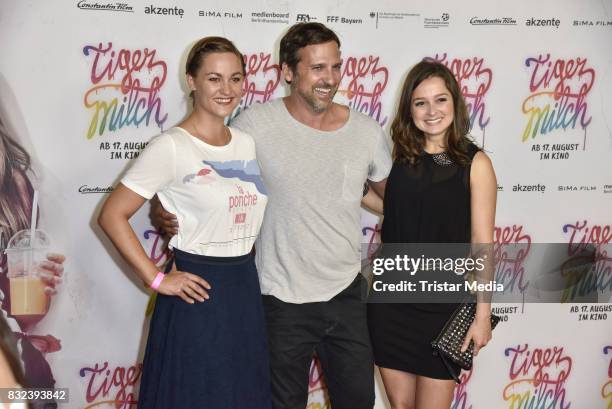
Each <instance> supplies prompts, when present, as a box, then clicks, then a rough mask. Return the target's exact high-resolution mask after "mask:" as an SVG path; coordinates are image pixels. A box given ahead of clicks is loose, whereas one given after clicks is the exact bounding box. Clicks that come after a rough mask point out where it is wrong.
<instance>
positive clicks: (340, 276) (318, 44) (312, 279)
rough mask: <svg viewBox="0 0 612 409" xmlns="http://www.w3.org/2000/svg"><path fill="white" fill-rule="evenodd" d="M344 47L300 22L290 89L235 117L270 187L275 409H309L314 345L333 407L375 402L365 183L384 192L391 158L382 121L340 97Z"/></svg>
mask: <svg viewBox="0 0 612 409" xmlns="http://www.w3.org/2000/svg"><path fill="white" fill-rule="evenodd" d="M339 47H340V41H339V39H338V37H337V36H336V34H335V33H334V32H333V31H331V30H330V29H328V28H327V27H325V26H324V25H322V24H319V23H299V24H296V25H294V26H293V27H291V28H290V29H289V31H288V32H287V33H286V34H285V36H284V37H283V38H282V40H281V44H280V64H281V67H282V70H283V75H284V78H285V80H286V81H287V83H289V84H290V88H291V93H290V95H289V96H288V97H286V98H283V99H277V100H274V101H271V102H268V103H265V104H261V105H259V104H257V105H254V106H251V107H250V108H249V109H247V110H245V111H244V112H242V113H241V114H240V115H239V116H238V117H237V118H236V119H235V120H234V121H233V123H232V126H235V127H236V128H239V129H241V130H243V131H244V132H246V133H249V134H251V135H252V136H253V138H254V139H255V146H256V150H257V160H258V162H259V164H260V169H261V175H262V178H263V180H264V184H265V186H266V189H267V192H268V206H267V208H266V212H265V216H264V221H263V225H262V228H261V231H260V234H259V238H258V239H257V242H256V245H255V246H256V249H257V259H256V261H257V269H258V272H259V276H260V283H261V290H262V294H263V304H264V309H265V313H266V322H267V332H268V348H269V351H270V365H271V380H272V399H273V407H274V409H304V408H305V407H306V404H307V400H308V373H309V369H310V363H311V361H312V357H313V354H314V353H315V352H316V354H317V356H318V357H319V360H320V362H321V365H322V367H323V371H324V376H325V381H326V384H327V386H328V392H329V397H330V400H331V404H332V407H333V408H334V409H371V408H372V407H373V406H374V363H373V359H372V351H371V347H370V341H369V334H368V329H367V319H366V305H365V303H364V299H363V294H364V293H365V288H366V286H367V284H366V281H365V279H363V278H362V277H361V275H360V274H359V270H360V244H361V238H362V236H361V224H360V214H361V213H360V203H361V198H362V193H363V185H364V182H366V180H369V181H370V182H369V183H370V186H372V187H373V188H374V190H375V191H376V192H377V193H379V194H380V195H381V196H382V194H383V190H384V183H385V181H386V177H387V175H388V174H389V171H390V169H391V155H390V152H389V147H388V145H387V143H386V140H385V136H384V133H383V131H382V130H381V128H380V127H379V126H378V124H377V123H376V122H375V121H374V120H372V119H370V118H369V117H367V116H365V115H363V114H361V113H359V112H356V111H354V110H350V109H349V108H348V107H346V106H344V105H339V104H335V103H334V102H333V97H334V94H335V93H336V91H337V89H338V86H339V84H340V79H341V70H340V68H341V58H340V50H339ZM236 302H240V300H236ZM245 342H248V340H245Z"/></svg>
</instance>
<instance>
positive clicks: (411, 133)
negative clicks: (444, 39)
mask: <svg viewBox="0 0 612 409" xmlns="http://www.w3.org/2000/svg"><path fill="white" fill-rule="evenodd" d="M431 77H438V78H440V79H442V80H443V81H444V84H445V85H446V88H447V89H448V90H449V92H450V93H451V96H452V98H453V106H454V119H453V123H452V125H451V126H450V127H449V129H448V131H447V134H446V150H447V154H448V156H449V157H450V159H451V160H452V161H453V162H455V163H458V164H461V165H465V164H467V163H468V162H469V157H468V155H467V149H468V146H469V143H470V141H469V139H468V138H467V134H468V132H469V130H470V118H469V115H468V110H467V107H466V104H465V101H464V100H463V96H462V95H461V90H460V89H459V84H457V81H456V80H455V77H454V76H453V73H452V72H451V71H450V70H449V69H448V68H447V67H446V66H445V65H443V64H441V63H439V62H435V61H428V60H423V61H421V62H419V63H418V64H416V65H415V66H414V67H412V69H411V70H410V71H409V72H408V75H407V76H406V80H405V81H404V85H403V86H402V95H401V98H400V101H399V105H398V108H397V113H396V115H395V119H394V120H393V123H392V124H391V139H392V140H393V157H394V158H395V159H398V160H400V161H403V162H408V163H410V164H414V163H416V162H417V161H418V159H419V157H421V156H422V155H423V152H424V147H425V135H424V134H423V132H422V131H421V130H420V129H418V128H417V127H416V125H415V124H414V121H413V120H412V115H411V111H410V107H411V104H412V94H413V93H414V90H415V89H416V88H417V87H418V86H419V84H420V83H421V82H423V81H424V80H426V79H428V78H431Z"/></svg>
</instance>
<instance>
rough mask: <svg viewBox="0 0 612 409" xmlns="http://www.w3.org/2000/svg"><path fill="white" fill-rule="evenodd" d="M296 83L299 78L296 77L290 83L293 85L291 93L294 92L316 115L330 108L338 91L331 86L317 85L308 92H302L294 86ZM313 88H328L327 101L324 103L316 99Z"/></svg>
mask: <svg viewBox="0 0 612 409" xmlns="http://www.w3.org/2000/svg"><path fill="white" fill-rule="evenodd" d="M298 82H299V77H297V76H296V77H295V80H294V81H292V84H293V85H294V87H293V92H296V93H297V94H298V95H299V96H300V97H301V98H302V99H303V100H304V101H305V102H306V104H307V105H308V106H309V107H310V108H312V110H313V111H314V112H316V113H317V114H320V113H321V112H324V111H326V110H327V109H329V107H331V105H332V104H333V101H334V96H335V95H336V92H337V91H338V87H337V86H336V87H333V86H332V85H331V84H317V85H314V86H312V87H311V88H310V90H309V91H304V90H302V89H300V88H299V87H297V86H295V85H296V84H297V83H298ZM315 88H328V89H329V96H328V99H327V100H326V101H322V100H320V99H319V98H317V96H316V91H315Z"/></svg>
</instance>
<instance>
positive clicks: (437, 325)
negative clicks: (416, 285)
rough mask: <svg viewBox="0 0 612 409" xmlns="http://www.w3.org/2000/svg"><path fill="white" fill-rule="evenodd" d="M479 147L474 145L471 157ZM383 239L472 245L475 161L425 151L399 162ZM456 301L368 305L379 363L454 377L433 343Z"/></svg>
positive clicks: (388, 190)
mask: <svg viewBox="0 0 612 409" xmlns="http://www.w3.org/2000/svg"><path fill="white" fill-rule="evenodd" d="M478 151H479V149H478V148H477V147H476V146H475V145H473V144H470V145H469V147H468V151H467V153H468V157H469V158H470V161H471V160H472V159H473V158H474V156H475V155H476V153H477V152H478ZM384 210H385V217H384V220H383V224H382V231H381V240H382V242H383V243H470V241H471V206H470V165H467V166H460V165H457V164H455V163H453V162H452V160H450V158H449V156H448V155H447V154H446V153H440V154H434V155H432V154H428V153H424V154H423V156H422V157H421V160H420V161H418V162H417V163H416V164H415V165H410V164H407V163H401V162H398V161H395V162H394V164H393V168H392V169H391V173H390V174H389V178H388V179H387V187H386V191H385V198H384ZM456 306H457V304H391V303H389V304H374V303H372V304H368V326H369V329H370V337H371V340H372V348H373V350H374V359H375V362H376V365H378V366H379V367H383V368H390V369H398V370H401V371H405V372H410V373H412V374H415V375H421V376H426V377H429V378H435V379H452V377H451V376H450V374H449V373H448V370H447V368H446V367H445V366H444V363H443V362H442V360H441V358H440V357H439V356H437V355H434V354H433V350H432V348H431V341H432V340H433V339H434V338H435V337H436V335H438V333H439V332H440V330H441V329H442V327H443V326H444V324H445V323H446V321H447V320H448V318H449V316H450V314H451V312H452V311H453V310H454V309H455V308H456Z"/></svg>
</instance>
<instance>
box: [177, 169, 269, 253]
mask: <svg viewBox="0 0 612 409" xmlns="http://www.w3.org/2000/svg"><path fill="white" fill-rule="evenodd" d="M202 163H203V164H204V165H205V166H206V167H205V168H202V169H200V170H199V171H198V172H197V173H191V174H188V175H186V176H185V177H183V183H184V184H198V185H204V184H209V183H212V182H215V181H216V180H217V179H218V178H219V177H220V178H223V179H225V180H231V179H238V180H237V181H235V183H232V184H233V186H234V187H233V189H232V191H233V192H232V193H229V195H228V197H227V202H226V203H227V211H228V216H229V217H230V220H231V221H230V223H229V232H230V233H231V234H232V235H234V234H243V233H247V234H248V232H249V230H250V229H251V221H250V217H249V216H248V215H249V214H250V213H251V211H252V209H253V208H255V207H257V203H258V202H261V198H259V197H258V193H259V194H261V195H264V196H266V195H267V193H266V190H265V187H264V185H263V182H262V180H261V176H260V171H259V166H258V165H257V161H256V160H254V159H253V160H229V161H206V160H203V161H202ZM241 182H242V183H241ZM251 183H252V184H253V185H254V186H255V188H256V191H251V189H252V188H250V184H251ZM254 238H255V236H250V235H249V236H245V237H233V238H232V240H231V241H228V242H225V243H224V244H229V243H231V242H233V241H235V240H237V239H240V240H244V239H254ZM203 244H206V245H210V244H211V243H203ZM216 244H217V245H219V244H222V243H216Z"/></svg>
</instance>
